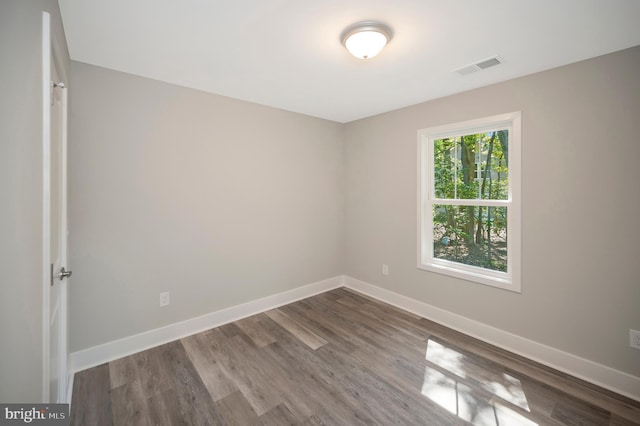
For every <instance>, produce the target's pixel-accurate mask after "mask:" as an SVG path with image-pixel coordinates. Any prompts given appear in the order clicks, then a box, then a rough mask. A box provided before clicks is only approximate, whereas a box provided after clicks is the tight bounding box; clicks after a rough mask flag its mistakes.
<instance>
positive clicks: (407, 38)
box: [59, 0, 640, 123]
mask: <svg viewBox="0 0 640 426" xmlns="http://www.w3.org/2000/svg"><path fill="white" fill-rule="evenodd" d="M59 4H60V9H61V11H62V18H63V23H64V27H65V32H66V35H67V41H68V45H69V51H70V54H71V59H73V60H76V61H80V62H86V63H89V64H93V65H98V66H101V67H106V68H111V69H114V70H118V71H124V72H127V73H131V74H136V75H140V76H144V77H149V78H153V79H156V80H162V81H166V82H170V83H174V84H179V85H182V86H186V87H191V88H194V89H199V90H204V91H207V92H211V93H217V94H220V95H224V96H229V97H232V98H237V99H243V100H247V101H251V102H256V103H259V104H263V105H269V106H273V107H276V108H282V109H285V110H289V111H295V112H299V113H303V114H308V115H312V116H316V117H321V118H326V119H329V120H334V121H338V122H343V123H344V122H348V121H352V120H356V119H359V118H363V117H368V116H371V115H375V114H379V113H382V112H386V111H390V110H394V109H397V108H401V107H404V106H408V105H413V104H416V103H420V102H424V101H427V100H431V99H435V98H439V97H442V96H446V95H449V94H453V93H457V92H462V91H465V90H469V89H472V88H476V87H480V86H485V85H487V84H491V83H496V82H499V81H503V80H508V79H511V78H514V77H518V76H522V75H526V74H530V73H533V72H537V71H542V70H545V69H549V68H553V67H557V66H561V65H565V64H568V63H572V62H576V61H579V60H582V59H587V58H591V57H594V56H599V55H602V54H605V53H609V52H614V51H617V50H621V49H624V48H628V47H632V46H636V45H639V44H640V24H639V23H638V22H639V21H640V1H638V0H528V1H526V0H483V1H478V0H439V1H432V0H314V1H312V0H108V1H105V0H59ZM362 20H378V21H381V22H384V23H386V24H387V25H389V26H390V27H391V28H392V29H393V32H394V36H393V39H392V40H391V42H390V43H389V45H388V46H387V47H386V48H385V49H384V50H383V51H382V53H380V55H378V56H377V57H375V58H373V59H370V60H368V61H365V60H360V59H356V58H353V57H351V56H350V55H349V53H347V51H346V50H345V49H344V47H343V46H342V44H341V41H340V33H341V32H342V31H343V30H344V29H345V28H346V27H347V26H349V25H351V24H353V23H354V22H357V21H362ZM494 55H499V56H500V58H501V59H502V61H503V64H502V65H499V66H497V67H494V68H490V69H487V70H484V71H481V72H477V73H474V74H470V75H468V76H465V77H462V76H460V75H458V74H457V73H455V72H454V70H455V69H457V68H460V67H462V66H464V65H468V64H471V63H474V62H477V61H480V60H483V59H486V58H489V57H491V56H494Z"/></svg>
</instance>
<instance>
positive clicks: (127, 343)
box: [68, 276, 640, 401]
mask: <svg viewBox="0 0 640 426" xmlns="http://www.w3.org/2000/svg"><path fill="white" fill-rule="evenodd" d="M341 286H346V287H348V288H351V289H353V290H356V291H359V292H361V293H364V294H366V295H368V296H371V297H373V298H375V299H378V300H380V301H383V302H385V303H388V304H390V305H393V306H396V307H398V308H401V309H404V310H406V311H409V312H412V313H414V314H416V315H420V316H422V317H424V318H428V319H430V320H433V321H435V322H437V323H440V324H442V325H444V326H447V327H449V328H452V329H454V330H457V331H460V332H462V333H464V334H467V335H469V336H472V337H475V338H477V339H480V340H482V341H485V342H487V343H491V344H493V345H495V346H498V347H500V348H502V349H505V350H508V351H510V352H513V353H515V354H518V355H522V356H524V357H526V358H529V359H531V360H534V361H537V362H539V363H541V364H544V365H546V366H549V367H551V368H555V369H556V370H559V371H562V372H564V373H567V374H570V375H572V376H574V377H578V378H580V379H583V380H586V381H587V382H590V383H593V384H596V385H598V386H601V387H603V388H605V389H609V390H612V391H614V392H616V393H619V394H621V395H625V396H627V397H629V398H632V399H634V400H638V401H640V377H636V376H632V375H630V374H628V373H624V372H622V371H619V370H615V369H613V368H611V367H607V366H605V365H602V364H598V363H596V362H593V361H589V360H587V359H584V358H581V357H579V356H576V355H573V354H570V353H567V352H564V351H561V350H559V349H556V348H552V347H550V346H547V345H544V344H542V343H538V342H535V341H533V340H529V339H526V338H524V337H521V336H518V335H515V334H512V333H509V332H507V331H504V330H501V329H498V328H495V327H492V326H490V325H486V324H483V323H480V322H477V321H475V320H472V319H469V318H466V317H464V316H462V315H458V314H455V313H453V312H449V311H446V310H444V309H440V308H437V307H435V306H432V305H429V304H427V303H424V302H420V301H418V300H415V299H412V298H410V297H407V296H403V295H401V294H398V293H394V292H392V291H389V290H386V289H383V288H381V287H377V286H375V285H373V284H369V283H367V282H364V281H360V280H357V279H355V278H351V277H349V276H338V277H334V278H330V279H327V280H324V281H319V282H316V283H313V284H309V285H305V286H303V287H298V288H295V289H293V290H289V291H285V292H283V293H278V294H274V295H272V296H268V297H265V298H262V299H258V300H254V301H251V302H247V303H243V304H241V305H237V306H232V307H230V308H226V309H222V310H220V311H216V312H212V313H209V314H205V315H202V316H199V317H196V318H191V319H188V320H185V321H181V322H179V323H175V324H170V325H167V326H165V327H161V328H157V329H154V330H149V331H146V332H143V333H140V334H136V335H133V336H129V337H125V338H122V339H119V340H114V341H112V342H107V343H104V344H101V345H98V346H94V347H91V348H87V349H83V350H80V351H77V352H73V353H71V354H70V356H69V361H70V366H69V371H70V373H71V375H70V380H69V386H70V389H69V397H68V399H69V401H70V400H71V389H72V386H73V374H74V373H76V372H78V371H82V370H85V369H87V368H91V367H95V366H97V365H100V364H103V363H105V362H109V361H113V360H115V359H118V358H122V357H124V356H127V355H131V354H133V353H136V352H140V351H143V350H145V349H149V348H152V347H155V346H158V345H161V344H164V343H168V342H171V341H174V340H177V339H181V338H183V337H186V336H189V335H192V334H195V333H199V332H201V331H204V330H208V329H210V328H214V327H218V326H220V325H223V324H227V323H230V322H233V321H237V320H239V319H241V318H245V317H248V316H251V315H255V314H257V313H260V312H264V311H267V310H269V309H274V308H277V307H279V306H282V305H286V304H288V303H292V302H295V301H297V300H300V299H304V298H307V297H311V296H314V295H316V294H320V293H324V292H325V291H329V290H333V289H335V288H338V287H341Z"/></svg>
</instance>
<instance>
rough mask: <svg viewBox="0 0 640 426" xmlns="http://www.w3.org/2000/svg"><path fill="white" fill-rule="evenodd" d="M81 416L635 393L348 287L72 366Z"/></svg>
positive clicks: (369, 409)
mask: <svg viewBox="0 0 640 426" xmlns="http://www.w3.org/2000/svg"><path fill="white" fill-rule="evenodd" d="M71 424H72V425H98V426H99V425H466V424H474V425H491V426H503V425H616V426H622V425H633V424H640V403H638V402H637V401H634V400H631V399H629V398H626V397H623V396H620V395H617V394H615V393H613V392H610V391H607V390H604V389H602V388H599V387H597V386H594V385H592V384H589V383H586V382H584V381H581V380H579V379H575V378H573V377H571V376H568V375H566V374H563V373H560V372H558V371H555V370H553V369H550V368H548V367H545V366H542V365H540V364H537V363H535V362H532V361H529V360H527V359H525V358H523V357H520V356H517V355H514V354H512V353H509V352H506V351H504V350H502V349H499V348H496V347H495V346H492V345H489V344H486V343H483V342H481V341H479V340H476V339H473V338H471V337H469V336H466V335H464V334H461V333H459V332H456V331H453V330H451V329H449V328H446V327H444V326H442V325H439V324H437V323H434V322H432V321H429V320H427V319H424V318H421V317H418V316H416V315H413V314H411V313H408V312H406V311H403V310H400V309H397V308H395V307H393V306H390V305H387V304H385V303H381V302H379V301H376V300H374V299H371V298H369V297H366V296H363V295H361V294H359V293H356V292H354V291H351V290H349V289H345V288H340V289H337V290H333V291H329V292H326V293H323V294H320V295H317V296H313V297H310V298H307V299H304V300H301V301H298V302H295V303H291V304H289V305H286V306H283V307H281V308H278V309H274V310H271V311H267V312H265V313H261V314H258V315H254V316H252V317H249V318H245V319H242V320H239V321H236V322H233V323H230V324H226V325H223V326H221V327H217V328H214V329H211V330H207V331H205V332H202V333H199V334H196V335H193V336H190V337H185V338H183V339H181V340H177V341H174V342H171V343H167V344H165V345H162V346H158V347H155V348H152V349H149V350H146V351H143V352H140V353H137V354H134V355H131V356H127V357H125V358H121V359H118V360H115V361H112V362H109V363H107V364H103V365H100V366H97V367H94V368H91V369H88V370H85V371H82V372H79V373H76V375H75V379H74V386H73V399H72V406H71Z"/></svg>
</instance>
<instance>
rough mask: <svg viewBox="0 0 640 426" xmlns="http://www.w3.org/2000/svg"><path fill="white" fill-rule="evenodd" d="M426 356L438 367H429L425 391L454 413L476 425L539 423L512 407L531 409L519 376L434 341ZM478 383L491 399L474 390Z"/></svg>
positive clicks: (426, 372)
mask: <svg viewBox="0 0 640 426" xmlns="http://www.w3.org/2000/svg"><path fill="white" fill-rule="evenodd" d="M426 359H427V361H428V362H429V363H432V364H434V366H437V367H438V368H434V367H429V366H427V367H425V372H424V380H423V383H422V389H421V391H422V394H423V395H424V396H426V397H427V398H429V399H430V400H431V401H433V402H435V403H436V404H438V405H439V406H441V407H442V408H444V409H446V410H447V411H449V412H450V413H452V414H455V415H456V416H458V417H460V418H461V419H463V420H465V421H468V422H470V423H472V424H474V425H482V426H484V425H487V426H489V425H490V426H497V425H505V424H518V425H537V423H535V422H533V421H531V420H529V419H528V418H526V417H525V416H523V415H521V414H520V413H518V412H517V411H515V410H513V409H511V408H509V406H508V405H510V404H513V405H514V406H516V407H519V408H521V409H523V410H526V411H530V408H529V404H528V402H527V397H526V395H525V393H524V390H523V389H522V384H521V383H520V380H518V379H517V378H515V377H513V376H511V375H509V374H507V373H504V372H501V373H497V372H495V371H490V370H488V369H486V368H483V367H482V366H481V365H478V363H474V362H472V360H471V359H469V358H468V357H467V356H465V355H464V354H462V353H460V352H458V351H456V350H454V349H451V348H449V347H446V346H444V345H442V344H440V343H438V342H435V341H433V340H429V342H428V344H427V351H426ZM474 385H475V386H476V388H477V386H480V387H481V388H482V389H484V390H485V391H488V392H489V393H491V394H493V397H491V398H489V399H487V398H485V397H482V395H481V393H482V392H478V391H475V392H474V391H473V386H474ZM496 397H497V398H496ZM501 399H502V400H504V401H506V403H503V402H502V401H501Z"/></svg>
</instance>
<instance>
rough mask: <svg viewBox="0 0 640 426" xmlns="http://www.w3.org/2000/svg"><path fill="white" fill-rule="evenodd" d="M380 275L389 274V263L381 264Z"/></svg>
mask: <svg viewBox="0 0 640 426" xmlns="http://www.w3.org/2000/svg"><path fill="white" fill-rule="evenodd" d="M382 275H389V265H387V264H386V263H383V264H382Z"/></svg>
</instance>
